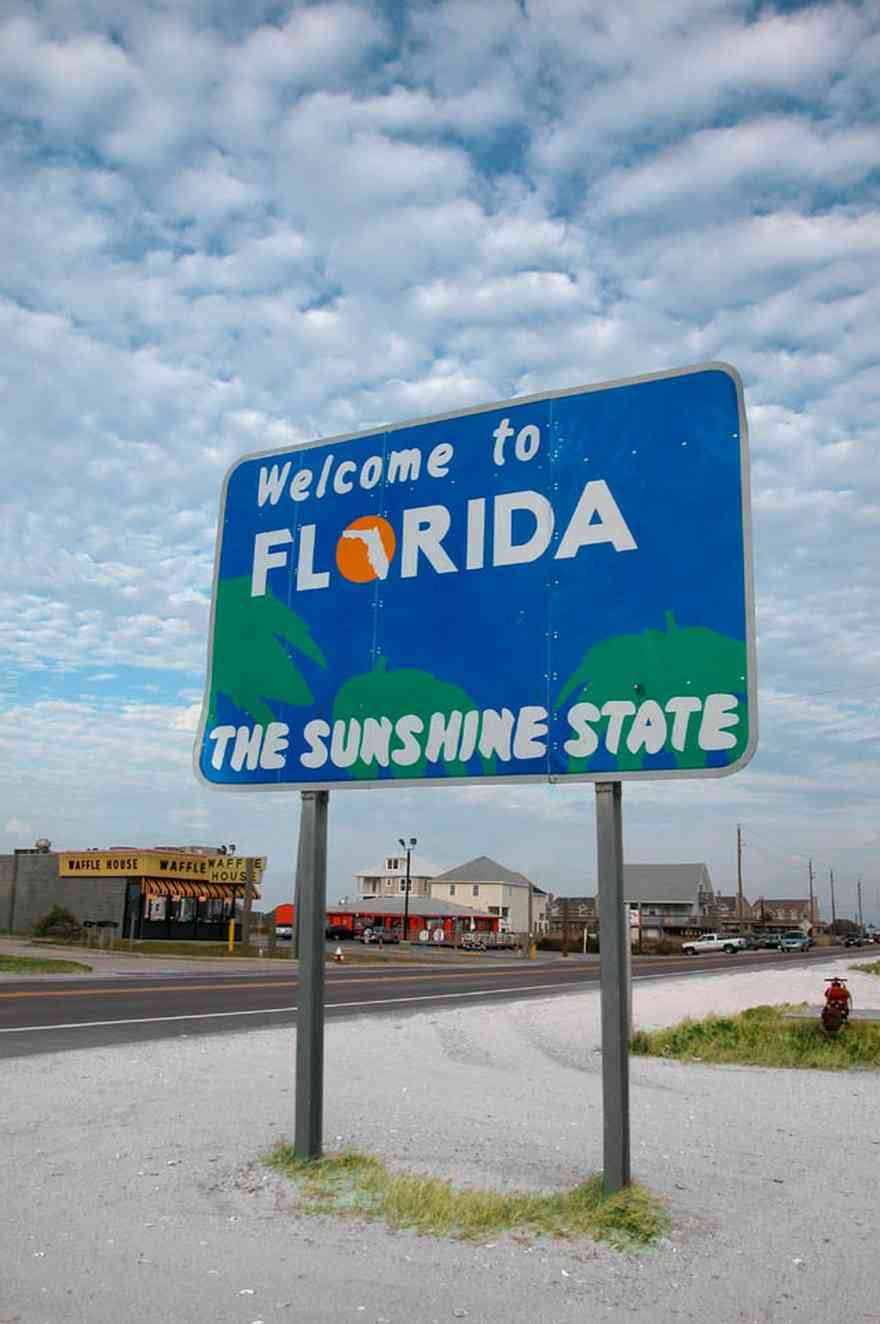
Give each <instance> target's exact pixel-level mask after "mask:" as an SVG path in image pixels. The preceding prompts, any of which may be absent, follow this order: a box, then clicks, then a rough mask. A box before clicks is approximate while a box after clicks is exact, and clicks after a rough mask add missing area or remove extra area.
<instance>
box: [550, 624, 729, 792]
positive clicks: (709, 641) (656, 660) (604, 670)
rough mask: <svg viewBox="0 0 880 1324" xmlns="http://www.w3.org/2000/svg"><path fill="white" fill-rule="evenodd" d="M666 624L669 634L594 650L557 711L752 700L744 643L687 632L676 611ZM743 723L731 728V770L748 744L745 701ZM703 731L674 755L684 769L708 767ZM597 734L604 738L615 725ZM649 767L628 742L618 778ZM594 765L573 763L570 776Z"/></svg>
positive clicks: (620, 640) (693, 732) (691, 730)
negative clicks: (579, 703)
mask: <svg viewBox="0 0 880 1324" xmlns="http://www.w3.org/2000/svg"><path fill="white" fill-rule="evenodd" d="M665 617H666V630H665V631H663V630H645V631H644V633H643V634H621V635H616V636H614V637H612V638H611V639H603V640H602V642H601V643H599V644H595V645H594V646H593V647H592V648H590V649H589V650H588V651H587V652H586V653H585V654H584V656H583V657H582V659H581V662H580V665H579V666H578V668H577V670H576V671H574V672H573V673H572V675H571V676H570V677H569V678H568V680H567V681H566V682H565V684H564V685H563V687H562V689H561V690H560V692H559V697H558V698H557V700H556V703H555V708H556V710H557V711H558V710H559V709H560V708H561V707H562V705H563V704H564V703H565V702H566V700H568V699H570V698H571V697H572V696H575V695H576V697H577V698H578V699H587V700H588V701H589V702H590V703H594V704H595V705H596V707H597V708H600V709H601V707H602V705H603V704H604V703H607V702H608V700H610V699H631V700H632V701H633V702H634V703H635V705H636V707H637V708H638V705H639V703H640V702H642V701H643V700H645V699H655V700H656V702H657V703H659V705H660V707H661V708H663V707H665V705H666V703H667V702H668V701H669V700H670V699H672V698H674V697H676V696H679V695H693V696H695V697H696V698H698V699H702V700H704V701H705V699H706V697H707V695H709V694H720V693H723V694H737V695H743V694H745V692H746V687H747V680H746V676H747V661H746V646H745V644H744V643H743V642H742V641H741V640H739V639H730V638H728V637H727V636H726V635H723V634H718V633H716V631H715V630H709V629H706V628H705V627H704V626H700V625H694V626H688V627H686V628H685V629H679V627H678V625H677V624H676V622H675V617H674V616H673V614H672V612H671V611H667V612H666V613H665ZM736 716H737V717H738V718H739V722H738V725H737V726H735V727H732V728H731V734H732V735H734V736H735V737H736V744H735V746H734V747H733V748H731V749H730V750H729V751H727V760H726V761H727V762H729V763H734V762H735V761H736V760H737V759H738V758H739V757H740V756H741V755H742V753H743V752H744V750H745V748H746V745H747V744H748V710H747V705H746V703H745V701H744V700H743V699H740V700H739V702H738V703H737V706H736ZM699 725H700V724H699V722H698V721H691V722H690V723H689V724H688V734H687V739H686V741H685V747H684V749H683V750H681V751H677V750H673V751H672V753H673V756H674V758H675V761H676V763H677V764H678V766H679V767H680V768H704V767H705V766H706V752H705V750H702V749H700V746H699V742H698V736H699ZM597 726H598V729H599V730H600V731H601V732H602V734H603V735H604V732H605V730H606V728H607V726H608V718H605V719H603V721H602V722H601V723H598V724H597ZM600 748H601V745H600ZM593 757H595V756H593ZM644 760H645V754H644V751H643V750H642V751H640V752H639V753H637V754H631V753H630V751H629V750H628V749H627V747H626V744H625V742H624V741H623V740H622V741H621V743H620V746H619V748H618V753H617V769H618V771H620V772H633V771H638V770H640V769H641V768H642V767H643V766H644ZM589 764H590V759H589V758H585V759H584V758H581V759H577V758H569V760H568V768H569V771H570V772H586V771H587V768H588V767H589Z"/></svg>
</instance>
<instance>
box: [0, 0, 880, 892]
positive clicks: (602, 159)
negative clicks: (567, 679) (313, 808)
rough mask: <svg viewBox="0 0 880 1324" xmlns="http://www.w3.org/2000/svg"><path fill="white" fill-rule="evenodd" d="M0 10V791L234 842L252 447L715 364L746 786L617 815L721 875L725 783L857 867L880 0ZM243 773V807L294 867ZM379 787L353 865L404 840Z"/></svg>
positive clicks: (570, 857) (80, 5) (755, 818)
mask: <svg viewBox="0 0 880 1324" xmlns="http://www.w3.org/2000/svg"><path fill="white" fill-rule="evenodd" d="M0 28H2V31H0V73H2V78H0V82H2V84H3V86H2V89H0V107H2V109H3V112H4V114H5V116H6V117H7V125H8V130H7V133H6V135H5V139H4V145H3V150H2V154H0V171H2V174H3V182H4V198H5V203H4V208H3V214H2V215H0V278H2V288H3V291H4V296H3V298H2V300H0V345H2V356H0V389H2V392H3V400H4V406H3V411H2V416H0V447H2V449H3V453H4V493H3V497H2V500H3V511H2V518H0V554H2V557H3V565H4V582H3V586H2V592H0V613H2V617H3V628H2V630H0V660H2V664H3V666H2V676H3V678H2V689H3V696H4V698H3V702H4V704H5V706H6V712H7V716H6V718H5V726H4V728H3V729H4V732H5V736H4V738H5V740H6V746H5V749H6V754H7V771H6V772H5V774H4V775H5V776H6V777H7V778H9V781H8V782H7V783H6V784H5V785H4V789H3V795H4V805H8V806H9V809H8V813H9V815H10V816H9V818H8V819H7V824H8V823H19V824H23V825H28V824H33V823H36V824H37V826H38V828H39V830H40V831H48V834H49V835H51V836H53V839H55V840H60V839H61V838H62V837H64V838H65V839H66V840H67V841H69V842H70V843H71V844H76V841H77V840H79V839H81V838H80V834H85V835H84V838H82V839H84V840H87V841H88V844H93V842H94V841H100V840H102V839H104V838H105V837H108V836H110V835H113V836H115V837H116V838H117V839H120V840H123V839H126V838H132V839H134V838H137V836H138V833H139V831H140V830H141V829H142V827H143V822H144V815H145V813H147V814H149V816H150V819H151V821H153V822H155V823H156V828H155V831H152V830H151V831H150V833H149V836H150V838H151V839H152V838H153V837H154V836H155V837H156V838H158V837H160V836H162V835H170V836H171V837H172V838H173V836H174V834H175V832H176V831H178V830H179V831H180V832H183V831H184V830H185V829H186V831H187V833H189V832H193V833H196V832H197V833H199V834H200V833H201V831H202V825H204V831H205V833H207V834H208V836H209V837H210V835H211V834H212V833H213V834H214V835H216V836H217V838H218V840H220V839H223V837H224V836H225V835H227V833H228V830H229V829H228V817H229V814H230V813H231V812H233V811H232V809H231V805H230V801H229V800H228V799H224V798H223V797H216V796H213V797H212V796H208V795H207V793H206V792H205V791H204V790H203V789H202V788H200V787H198V786H197V785H196V784H195V782H194V781H193V780H192V777H191V772H190V768H189V746H190V742H191V735H192V728H193V723H194V721H195V713H196V707H194V706H193V705H194V704H195V703H196V697H197V696H198V694H199V692H200V685H201V680H202V669H203V660H204V650H205V629H206V620H207V600H208V593H209V591H210V583H211V563H212V557H213V549H214V534H215V525H216V513H217V499H218V492H219V486H220V480H221V478H222V474H223V472H224V470H225V469H226V467H227V466H228V465H229V463H230V462H231V461H232V460H233V459H234V458H235V456H237V455H238V454H240V453H242V452H243V451H254V450H259V449H266V448H269V447H274V446H278V447H280V446H284V445H289V444H294V443H295V442H297V441H303V440H308V439H310V438H313V437H316V436H319V435H325V436H326V435H331V434H333V433H337V432H348V431H354V430H357V429H360V428H364V427H368V426H371V425H374V424H375V425H378V424H380V423H382V422H385V421H388V420H392V419H403V418H407V417H413V416H419V415H424V414H428V413H434V412H438V411H441V410H444V409H451V408H455V407H459V406H461V407H466V406H468V405H471V404H475V403H479V402H485V401H489V400H491V399H493V398H504V397H507V396H509V395H512V394H515V393H520V392H522V393H525V392H529V391H540V390H543V389H547V388H552V387H554V386H570V385H573V384H576V383H586V382H590V381H598V380H602V379H608V378H612V377H615V376H625V375H630V374H632V373H634V372H640V371H645V372H646V371H651V370H653V369H661V368H667V367H671V366H676V365H679V364H682V363H686V362H694V361H699V360H701V359H706V358H717V357H720V358H724V359H728V360H730V361H732V362H734V363H735V364H736V365H737V366H738V367H739V368H740V369H741V370H742V372H743V376H744V379H745V381H746V387H747V393H748V401H749V411H750V421H751V434H752V448H753V449H752V458H753V464H752V469H753V497H754V500H753V505H754V516H755V560H756V582H757V586H758V602H759V629H760V675H761V677H762V683H763V684H764V685H765V687H766V701H765V704H764V711H763V714H762V722H763V737H762V738H763V742H764V743H763V745H762V751H761V753H760V754H759V756H758V759H757V760H756V762H755V764H754V765H753V766H752V768H750V769H749V771H748V772H746V773H744V774H742V776H741V777H739V778H737V779H734V780H733V781H731V782H718V783H711V784H709V783H698V784H695V785H693V786H684V785H678V786H676V787H660V786H656V787H649V786H639V787H633V788H631V790H629V791H628V792H627V802H628V803H631V804H632V805H633V814H632V826H631V827H628V831H629V832H631V833H632V834H633V838H632V839H633V848H634V849H636V850H638V851H639V853H640V854H642V856H643V857H644V858H647V857H649V856H650V853H651V851H652V850H656V851H657V852H659V853H661V854H662V855H663V857H664V858H675V856H676V854H680V852H681V840H682V823H683V822H685V821H687V824H688V837H687V840H688V842H689V845H692V848H693V850H694V851H698V852H701V853H702V854H704V855H705V856H706V858H709V859H710V861H712V862H713V867H714V868H715V869H716V871H717V872H718V873H719V874H720V875H721V876H723V875H724V873H725V871H728V870H729V867H730V858H731V853H730V836H731V825H732V824H733V823H735V820H736V816H737V815H740V816H746V815H747V816H748V818H749V819H750V820H751V821H752V822H753V823H754V824H756V830H757V831H759V832H762V834H763V835H764V836H765V837H766V836H767V835H768V834H769V837H770V839H771V840H778V841H780V842H781V843H782V844H783V846H784V848H785V849H786V850H798V849H799V848H800V847H799V845H798V843H799V842H800V843H802V844H803V843H807V845H808V847H809V849H812V850H814V851H815V853H816V855H817V856H820V855H823V853H824V854H825V855H828V854H832V853H836V854H837V855H839V857H840V859H841V861H844V860H851V861H852V862H853V863H855V862H856V859H857V856H858V851H859V850H861V849H863V847H862V846H860V845H859V843H865V842H868V841H869V840H870V835H871V823H872V819H871V812H872V811H871V808H870V803H869V800H870V797H869V796H866V793H865V790H864V788H866V787H867V788H870V786H871V785H873V783H874V781H875V780H876V774H877V759H876V754H875V753H874V747H875V745H876V721H877V715H876V707H875V706H874V705H873V703H872V701H871V695H872V694H873V691H872V690H871V689H870V686H871V685H872V683H873V682H874V678H875V677H876V675H877V662H878V660H880V659H878V644H877V631H876V617H877V592H876V585H875V579H876V569H875V567H876V565H877V564H878V563H880V468H878V465H877V463H876V457H877V451H878V446H880V431H878V425H877V421H876V420H877V407H878V380H877V375H876V312H875V310H876V307H877V297H878V285H880V217H878V210H877V206H876V196H875V194H874V192H872V189H871V186H870V184H869V183H868V182H867V172H868V171H870V170H871V169H872V168H873V164H874V157H875V155H876V151H875V149H874V142H875V140H876V123H875V122H874V117H873V109H872V107H873V102H874V100H875V83H876V72H877V67H878V50H880V45H878V43H880V35H878V26H877V19H876V15H875V14H874V13H873V11H872V10H871V8H870V7H869V6H868V7H865V6H856V5H850V4H843V3H839V4H836V3H830V4H826V3H816V4H804V5H799V6H796V7H794V8H792V7H790V6H783V5H781V4H780V5H775V4H769V5H765V6H763V7H761V8H760V9H759V10H755V9H754V7H753V6H751V5H749V4H747V3H746V0H736V3H729V0H683V3H681V4H679V5H676V6H674V7H669V6H662V5H657V4H654V3H649V0H624V3H621V4H618V5H614V6H608V5H599V4H594V3H590V4H584V3H580V2H579V0H530V3H529V4H528V5H521V4H518V3H514V2H513V0H485V3H483V4H481V5H480V6H478V7H475V6H473V5H472V4H470V3H467V0H448V2H447V3H443V2H442V0H441V2H440V3H426V2H423V0H419V2H418V3H413V4H410V5H406V6H403V7H402V8H400V10H399V11H398V12H397V13H396V17H395V19H394V22H392V21H391V17H390V11H388V10H386V9H385V8H384V7H381V6H372V5H358V4H345V3H337V4H331V3H316V4H302V3H296V4H291V5H286V6H282V7H281V8H278V7H277V6H271V5H269V4H268V3H258V4H255V5H253V6H250V7H247V6H246V7H241V6H223V5H219V4H214V3H201V0H189V2H188V3H183V4H171V3H167V2H166V0H161V3H160V2H159V0H157V2H156V3H155V4H151V5H149V6H137V5H129V6H124V5H123V6H121V7H120V6H119V5H118V4H111V3H110V0H44V3H41V4H35V5H32V6H24V5H20V6H18V9H17V10H14V11H9V12H8V13H7V15H6V16H5V18H4V20H3V21H2V24H0ZM132 669H134V670H132ZM172 672H173V673H176V675H175V676H174V678H173V679H172V678H171V676H170V674H169V673H172ZM829 681H830V683H829ZM828 689H834V690H839V691H840V693H839V694H835V695H833V696H828V697H827V698H826V699H816V700H815V701H813V700H811V699H807V698H805V697H804V696H806V695H810V694H819V693H820V692H822V691H825V690H828ZM89 696H91V697H89ZM174 696H176V697H174ZM72 766H75V767H76V768H77V770H78V780H77V781H76V782H75V784H72V783H71V776H70V770H71V767H72ZM117 770H118V778H117ZM108 779H109V780H110V781H112V782H113V783H114V786H115V783H116V781H117V780H118V781H119V787H118V791H117V792H116V793H114V796H113V797H112V806H111V808H110V810H109V817H108V793H107V785H108ZM829 780H832V781H833V784H834V786H835V787H836V788H838V789H837V791H836V792H835V793H834V794H832V795H831V796H829V795H828V794H827V793H824V792H823V786H827V783H828V781H829ZM395 794H396V796H398V797H399V804H400V806H401V810H402V811H403V812H406V813H407V814H412V815H413V819H414V821H415V822H416V824H417V827H416V828H415V831H416V834H417V835H420V840H421V835H422V834H424V835H425V838H426V840H430V838H431V833H432V832H434V833H435V834H436V827H435V826H434V825H435V823H436V821H438V820H439V819H440V818H441V817H442V819H443V821H444V822H445V823H447V829H446V830H447V835H448V849H446V848H445V845H444V850H443V852H442V854H443V855H444V857H448V858H449V859H450V860H454V859H455V858H456V857H458V856H461V857H462V858H464V857H466V856H468V855H473V854H476V853H480V851H482V850H486V851H487V852H488V853H490V854H496V855H500V856H501V857H502V858H505V859H507V861H508V862H509V863H511V864H513V865H517V863H518V862H519V864H520V865H521V866H522V867H528V868H531V869H534V870H535V872H536V875H539V876H540V877H541V878H543V879H544V881H545V882H547V883H548V885H553V884H554V882H556V881H557V879H558V880H559V881H567V882H569V883H571V884H572V885H574V884H575V883H577V885H578V887H579V886H580V883H579V881H578V880H582V879H583V878H584V876H585V873H586V872H587V870H586V866H584V865H583V863H582V856H583V850H584V844H583V843H584V835H585V834H584V829H583V822H582V817H583V807H584V804H585V803H586V802H589V799H590V795H591V792H590V789H589V787H585V788H582V789H576V790H572V789H571V788H566V789H565V790H561V789H559V790H551V791H546V792H545V791H539V790H537V789H533V788H525V789H521V790H517V791H515V792H514V791H512V790H506V791H505V790H501V791H498V792H496V791H489V790H486V791H483V790H480V789H477V790H466V789H460V790H453V791H447V792H439V791H438V792H406V791H397V792H396V793H395ZM258 800H259V798H258V797H257V798H256V800H255V801H254V802H252V803H251V804H250V806H249V807H248V808H247V809H246V810H245V808H244V806H239V807H237V808H236V809H235V811H234V812H235V813H236V814H238V815H239V821H240V822H243V823H245V824H247V823H249V824H250V825H251V830H253V831H254V833H256V834H257V835H259V834H263V839H264V840H265V841H267V842H268V846H269V848H270V854H274V855H275V856H276V857H277V858H278V859H279V860H281V859H286V860H288V861H290V860H292V858H293V823H292V822H291V823H289V824H287V825H286V826H285V827H284V828H283V829H282V828H278V827H274V826H269V822H270V819H271V815H270V814H269V813H268V810H267V809H266V807H265V806H264V805H263V804H262V803H258ZM364 805H365V801H364V798H363V797H360V798H359V797H357V796H354V797H352V799H351V801H350V802H349V801H346V820H347V821H346V823H345V825H344V826H340V827H338V829H337V830H338V834H339V835H338V837H337V839H336V842H337V844H336V845H334V848H333V849H334V851H337V852H338V854H336V855H334V861H335V862H336V863H335V866H334V867H337V868H338V870H339V874H338V877H339V878H340V880H341V885H340V887H339V888H338V890H339V891H344V890H347V889H348V888H349V887H350V877H351V873H352V872H353V869H354V867H356V866H357V865H359V864H362V863H363V862H364V858H369V857H371V856H373V855H380V854H381V853H382V852H383V851H384V850H385V849H386V845H387V842H386V841H385V836H383V833H384V834H385V835H387V832H386V829H385V826H384V819H380V820H379V821H378V822H374V821H373V811H372V810H367V809H366V808H365V807H364ZM691 805H696V806H698V807H699V809H698V814H697V815H696V816H695V815H693V814H692V813H691V812H690V808H689V807H690V806H691ZM450 806H454V811H452V812H450ZM396 812H397V811H396V810H395V813H396ZM175 815H177V817H175ZM695 817H698V818H699V823H698V824H697V825H695V821H694V820H695ZM527 819H528V822H529V824H530V827H529V828H528V830H524V829H523V823H524V822H525V821H526V820H527ZM162 823H164V824H165V825H166V827H165V828H164V829H162V827H161V825H162ZM111 826H112V833H111ZM160 829H161V830H160ZM247 830H248V828H247V827H245V829H244V830H243V831H239V832H238V834H237V835H238V836H244V835H246V832H247ZM17 832H18V828H17V827H16V828H9V827H7V844H20V842H12V841H11V840H10V838H11V837H14V836H15V835H16V833H17ZM22 835H25V836H28V837H30V836H32V835H33V831H32V830H31V828H30V827H29V828H28V831H27V833H23V834H22ZM233 835H234V836H235V835H236V833H233ZM255 844H256V848H258V849H259V848H261V845H262V842H260V841H257V842H256V843H255ZM435 853H437V852H435ZM689 853H690V850H689ZM511 857H512V858H511ZM859 858H860V859H861V858H863V856H861V857H859ZM755 863H756V867H757V865H758V857H757V856H756V857H755ZM765 863H766V862H765ZM284 867H285V868H286V867H287V866H286V865H285V866H284ZM774 867H775V866H772V865H770V864H768V865H767V869H768V870H771V869H772V868H774ZM841 867H843V865H842V864H841ZM776 876H777V875H776V874H771V873H768V874H767V877H768V878H770V877H776ZM782 876H783V875H781V874H780V875H779V877H780V878H782Z"/></svg>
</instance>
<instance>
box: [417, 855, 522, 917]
mask: <svg viewBox="0 0 880 1324" xmlns="http://www.w3.org/2000/svg"><path fill="white" fill-rule="evenodd" d="M529 891H531V898H532V932H533V933H544V932H546V929H547V901H548V896H547V893H546V892H545V891H544V890H543V889H542V888H540V887H538V886H537V885H536V884H535V883H533V882H532V881H531V879H529V878H526V876H525V874H521V873H517V872H516V871H515V870H513V869H508V868H507V866H506V865H503V864H499V863H498V861H497V860H492V859H490V858H489V856H488V855H480V856H478V857H477V858H476V859H474V860H468V861H467V863H466V864H459V865H457V866H456V867H455V868H454V869H447V871H446V873H441V874H438V875H437V876H436V877H435V878H432V879H431V896H433V897H435V898H436V899H437V900H445V901H451V902H453V903H455V904H456V905H461V906H469V907H471V908H472V909H474V910H486V911H487V912H488V913H489V914H490V915H497V916H498V918H499V920H500V925H501V928H502V929H503V930H507V931H509V932H512V933H525V932H527V930H528V927H529Z"/></svg>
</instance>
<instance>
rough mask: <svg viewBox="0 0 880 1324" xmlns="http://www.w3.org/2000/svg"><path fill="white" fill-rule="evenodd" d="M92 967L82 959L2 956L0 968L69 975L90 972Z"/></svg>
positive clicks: (12, 972) (21, 973) (9, 970)
mask: <svg viewBox="0 0 880 1324" xmlns="http://www.w3.org/2000/svg"><path fill="white" fill-rule="evenodd" d="M91 968H92V967H91V966H90V965H83V964H82V962H80V961H53V960H51V959H49V958H48V957H45V958H44V957H39V956H0V970H2V971H4V972H6V973H9V974H14V975H68V974H76V973H77V972H78V971H82V972H83V973H85V974H88V973H89V971H90V970H91Z"/></svg>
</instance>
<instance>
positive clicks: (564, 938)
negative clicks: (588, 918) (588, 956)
mask: <svg viewBox="0 0 880 1324" xmlns="http://www.w3.org/2000/svg"><path fill="white" fill-rule="evenodd" d="M597 785H598V783H597ZM560 955H561V956H568V897H567V896H564V897H563V898H562V951H561V952H560Z"/></svg>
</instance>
